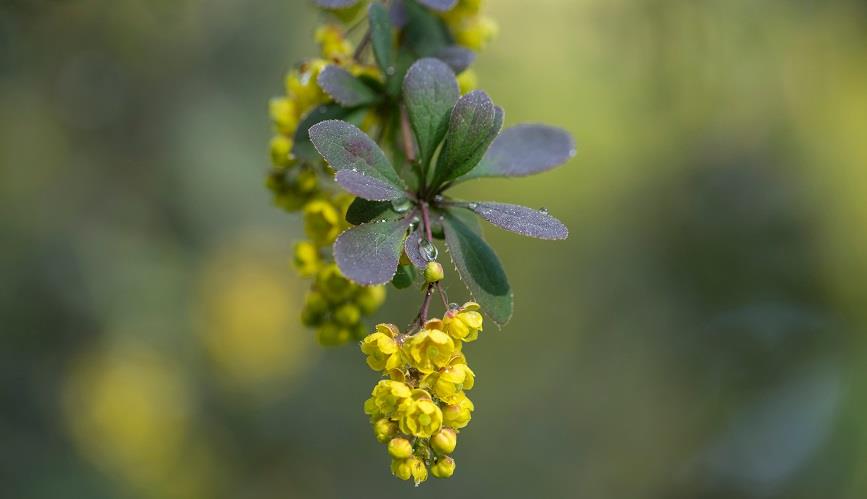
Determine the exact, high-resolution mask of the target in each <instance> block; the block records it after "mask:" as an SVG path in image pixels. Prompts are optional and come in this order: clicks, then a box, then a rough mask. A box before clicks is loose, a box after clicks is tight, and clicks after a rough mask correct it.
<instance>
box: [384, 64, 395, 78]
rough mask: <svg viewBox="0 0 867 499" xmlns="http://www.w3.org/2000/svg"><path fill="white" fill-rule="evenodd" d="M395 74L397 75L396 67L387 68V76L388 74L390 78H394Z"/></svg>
mask: <svg viewBox="0 0 867 499" xmlns="http://www.w3.org/2000/svg"><path fill="white" fill-rule="evenodd" d="M394 73H395V69H394V66H389V67H387V68H385V74H387V75H388V76H394Z"/></svg>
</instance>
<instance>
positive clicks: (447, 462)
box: [430, 456, 455, 478]
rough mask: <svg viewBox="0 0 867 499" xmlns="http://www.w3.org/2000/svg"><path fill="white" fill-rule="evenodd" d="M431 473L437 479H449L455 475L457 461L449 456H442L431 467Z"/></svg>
mask: <svg viewBox="0 0 867 499" xmlns="http://www.w3.org/2000/svg"><path fill="white" fill-rule="evenodd" d="M430 473H431V475H433V476H434V477H436V478H449V477H450V476H452V475H454V474H455V460H454V459H452V458H450V457H449V456H442V457H441V458H439V459H438V460H437V462H436V464H434V465H433V466H431V467H430Z"/></svg>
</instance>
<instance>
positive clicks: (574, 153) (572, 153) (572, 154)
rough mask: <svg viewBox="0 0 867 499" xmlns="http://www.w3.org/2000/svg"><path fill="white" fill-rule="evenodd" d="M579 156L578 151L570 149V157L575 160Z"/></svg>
mask: <svg viewBox="0 0 867 499" xmlns="http://www.w3.org/2000/svg"><path fill="white" fill-rule="evenodd" d="M576 154H578V149H569V157H570V158H574V157H575V155H576Z"/></svg>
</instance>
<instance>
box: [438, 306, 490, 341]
mask: <svg viewBox="0 0 867 499" xmlns="http://www.w3.org/2000/svg"><path fill="white" fill-rule="evenodd" d="M481 330H482V314H480V313H479V304H478V303H475V302H467V303H464V306H463V307H461V308H459V309H457V310H449V311H448V312H446V314H445V316H444V317H443V331H445V332H446V333H448V335H449V336H451V337H452V338H454V339H455V340H458V341H460V340H462V341H466V342H470V341H474V340H475V339H476V338H478V337H479V331H481Z"/></svg>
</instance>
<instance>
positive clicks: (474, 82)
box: [458, 69, 479, 95]
mask: <svg viewBox="0 0 867 499" xmlns="http://www.w3.org/2000/svg"><path fill="white" fill-rule="evenodd" d="M478 87H479V77H478V76H476V72H475V71H473V70H472V69H465V70H464V72H463V73H461V74H459V75H458V88H459V89H460V90H461V95H466V94H468V93H470V92H472V91H473V90H475V89H476V88H478Z"/></svg>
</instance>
